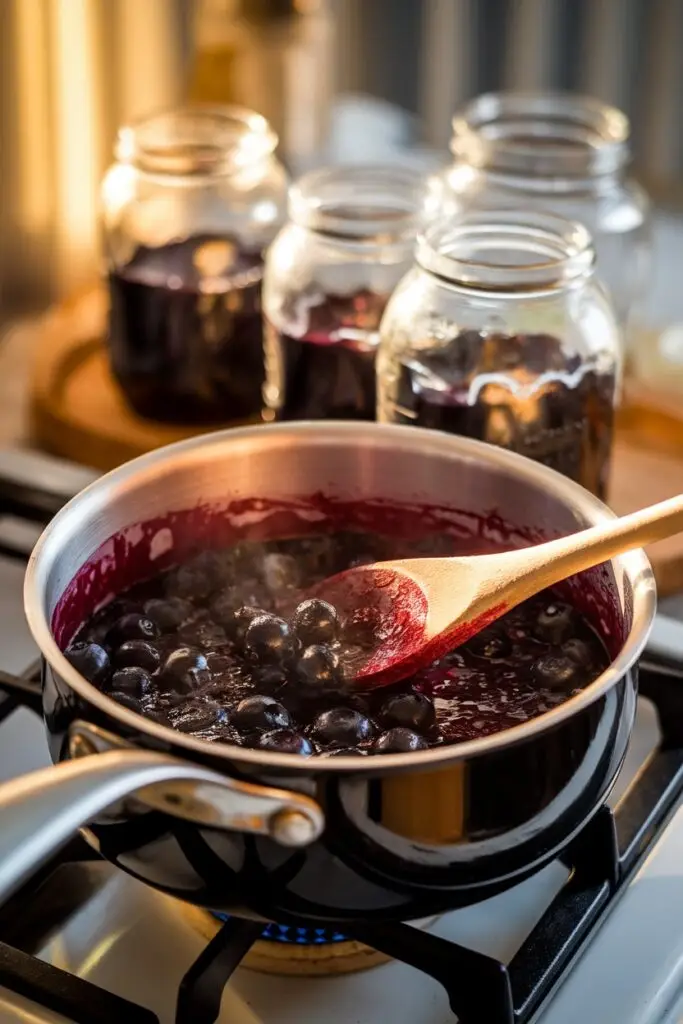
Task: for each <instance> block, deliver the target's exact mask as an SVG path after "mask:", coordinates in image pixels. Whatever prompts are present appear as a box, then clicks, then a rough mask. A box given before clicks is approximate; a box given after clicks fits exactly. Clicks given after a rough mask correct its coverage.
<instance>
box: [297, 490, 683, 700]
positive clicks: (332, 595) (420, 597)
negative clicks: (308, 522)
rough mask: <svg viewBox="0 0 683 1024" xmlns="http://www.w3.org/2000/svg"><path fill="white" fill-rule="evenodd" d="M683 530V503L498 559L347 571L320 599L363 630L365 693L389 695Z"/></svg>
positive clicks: (359, 669)
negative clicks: (506, 620)
mask: <svg viewBox="0 0 683 1024" xmlns="http://www.w3.org/2000/svg"><path fill="white" fill-rule="evenodd" d="M682 530H683V495H678V496H677V497H675V498H670V499H668V500H667V501H662V502H660V503H659V504H657V505H652V506H651V507H650V508H645V509H641V511H639V512H633V513H631V514H630V515H627V516H622V517H621V518H620V519H612V520H609V521H608V522H605V523H600V525H599V526H593V527H591V528H590V529H587V530H581V531H580V532H579V533H573V534H570V535H569V536H568V537H561V538H560V539H559V540H552V541H549V542H547V543H544V544H538V545H535V546H533V547H528V548H520V549H516V550H514V551H504V552H501V553H496V554H492V555H470V556H468V557H455V558H403V559H399V560H397V561H391V562H375V563H373V564H371V565H363V566H359V567H357V568H354V569H348V570H346V571H345V572H342V573H339V574H337V575H336V576H331V577H329V579H326V580H324V581H323V582H322V583H321V584H320V585H319V586H318V587H317V588H316V591H315V593H316V596H317V597H321V598H324V599H325V600H326V601H329V602H330V603H331V604H333V605H335V607H336V608H337V610H338V611H339V612H340V614H341V615H342V616H343V617H344V618H345V619H346V620H347V622H350V624H351V628H352V629H358V628H359V627H360V628H362V629H364V630H365V633H366V636H365V643H364V650H363V654H362V655H361V656H360V657H359V659H358V662H357V663H354V665H353V674H354V676H355V680H356V682H357V683H358V686H359V688H370V687H377V686H386V685H387V684H389V683H393V682H396V681H397V680H399V679H404V678H406V676H409V675H411V674H412V673H413V672H414V671H416V670H417V669H419V668H423V667H425V666H426V665H428V664H429V663H430V662H431V661H433V660H434V659H435V658H438V657H440V656H441V655H443V654H445V653H446V652H447V651H450V650H452V649H453V648H454V647H458V646H459V645H460V644H462V643H464V642H465V641H466V640H468V639H469V638H470V637H471V636H473V635H474V634H475V633H478V632H479V631H480V630H482V629H483V628H484V627H485V626H488V625H489V624H490V623H491V622H494V621H495V620H496V619H498V618H500V616H501V615H504V614H505V612H507V611H509V610H510V609H511V608H514V607H515V606H516V605H518V604H520V603H521V602H522V601H524V600H526V598H528V597H533V595H534V594H537V593H538V592H539V591H540V590H543V589H544V588H545V587H550V586H552V585H553V584H554V583H558V582H559V581H560V580H564V579H566V578H567V577H568V576H573V575H574V573H577V572H581V571H582V570H583V569H589V568H591V567H592V566H594V565H599V564H600V563H601V562H606V561H607V560H608V559H610V558H613V557H614V556H615V555H618V554H620V553H621V552H623V551H629V550H631V549H632V548H637V547H641V546H643V545H645V544H651V543H652V542H653V541H656V540H662V539H663V538H664V537H670V536H671V535H672V534H675V533H678V532H680V531H682Z"/></svg>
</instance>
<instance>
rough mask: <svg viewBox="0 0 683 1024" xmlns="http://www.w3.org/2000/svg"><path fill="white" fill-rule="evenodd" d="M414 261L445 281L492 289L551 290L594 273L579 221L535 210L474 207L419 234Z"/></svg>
mask: <svg viewBox="0 0 683 1024" xmlns="http://www.w3.org/2000/svg"><path fill="white" fill-rule="evenodd" d="M416 260H417V263H418V265H419V266H421V267H422V268H423V269H424V270H427V271H428V272H429V273H431V274H434V275H435V276H436V277H438V278H440V279H441V280H443V281H445V282H447V283H448V284H451V285H455V286H460V287H462V288H466V289H471V290H476V291H486V292H495V293H506V292H507V293H524V292H539V291H544V292H545V291H554V290H556V289H558V288H563V287H567V286H568V285H570V284H572V283H573V282H576V281H578V280H582V279H585V278H586V277H588V276H590V275H591V274H592V273H593V269H594V265H595V249H594V247H593V240H592V238H591V235H590V233H589V231H588V229H587V228H586V227H584V225H582V224H580V223H578V222H577V221H571V220H568V219H566V218H565V217H561V216H558V215H557V214H551V213H540V212H536V211H533V212H532V211H512V210H500V211H477V212H471V213H467V214H464V215H461V216H459V217H455V218H452V219H451V220H448V221H446V222H445V223H440V224H432V225H431V226H429V227H428V228H427V229H426V231H424V232H423V233H422V234H420V235H419V237H418V241H417V249H416Z"/></svg>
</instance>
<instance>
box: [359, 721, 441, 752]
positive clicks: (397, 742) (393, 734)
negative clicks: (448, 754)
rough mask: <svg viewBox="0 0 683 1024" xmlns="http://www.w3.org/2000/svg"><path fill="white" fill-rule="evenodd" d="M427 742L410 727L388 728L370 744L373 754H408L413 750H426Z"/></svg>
mask: <svg viewBox="0 0 683 1024" xmlns="http://www.w3.org/2000/svg"><path fill="white" fill-rule="evenodd" d="M428 746H429V744H428V743H427V741H426V739H425V738H424V737H423V736H420V735H418V733H416V732H413V730H412V729H402V728H400V727H397V728H395V729H388V730H387V731H386V732H383V733H382V735H381V736H378V737H377V739H376V740H375V742H374V743H373V745H372V753H373V754H410V753H411V752H412V751H413V750H426V749H427V747H428Z"/></svg>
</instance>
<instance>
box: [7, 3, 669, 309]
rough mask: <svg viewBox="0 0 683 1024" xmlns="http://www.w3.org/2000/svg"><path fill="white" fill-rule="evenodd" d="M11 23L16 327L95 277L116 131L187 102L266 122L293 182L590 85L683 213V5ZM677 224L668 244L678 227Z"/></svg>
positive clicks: (192, 10)
mask: <svg viewBox="0 0 683 1024" xmlns="http://www.w3.org/2000/svg"><path fill="white" fill-rule="evenodd" d="M0 13H1V14H2V32H0V67H1V69H2V70H1V74H2V78H1V79H0V102H1V116H0V302H1V304H2V312H3V315H4V316H5V317H6V316H8V315H12V314H14V313H16V312H17V311H18V310H22V309H26V308H40V307H41V306H43V305H45V303H47V302H49V301H52V300H54V299H55V298H58V297H61V296H64V295H68V294H69V293H70V292H72V291H73V290H74V289H75V288H79V287H82V286H83V285H85V284H87V283H89V282H90V281H91V280H92V279H93V278H94V277H95V276H96V275H97V274H98V272H99V260H100V254H99V253H100V242H99V234H98V223H97V219H98V202H99V197H98V193H99V182H100V180H101V177H102V174H103V172H104V170H105V168H106V167H107V165H108V164H109V163H110V162H111V157H112V145H113V140H114V137H115V132H116V129H117V127H118V126H119V125H120V124H122V123H125V122H127V121H129V120H131V119H133V118H138V117H140V116H143V115H145V114H148V113H149V112H150V111H154V110H157V109H159V108H160V107H164V106H168V105H172V104H174V103H176V102H177V101H178V100H180V99H182V98H183V97H186V96H188V95H190V96H196V97H199V98H201V99H207V100H219V101H221V102H226V101H229V100H231V99H237V100H238V101H241V102H246V103H248V105H249V106H251V107H253V108H255V109H257V110H259V111H261V112H263V113H264V114H266V116H268V117H269V118H270V119H271V120H272V122H273V123H274V124H275V126H276V128H277V129H278V130H279V131H280V133H281V136H282V139H283V148H284V156H285V159H286V161H287V162H288V163H289V165H290V168H291V169H292V170H294V171H298V170H301V169H303V168H304V167H306V166H310V165H311V164H312V163H315V162H317V161H322V160H326V159H335V160H339V159H345V160H363V159H370V158H375V157H376V158H380V159H386V158H387V155H388V154H390V153H392V152H395V153H400V154H402V156H403V157H404V158H405V159H409V160H413V161H414V160H416V159H420V160H424V161H425V162H429V161H430V160H433V161H434V163H435V164H438V163H443V162H444V161H445V158H446V155H447V147H448V140H449V134H450V119H451V117H452V115H453V111H454V109H455V108H456V107H457V106H458V105H459V104H460V103H461V102H462V101H463V100H465V99H468V98H469V97H472V96H475V95H476V94H478V93H480V92H482V91H487V90H494V89H503V88H505V89H508V88H519V89H525V88H543V87H555V88H563V89H572V90H577V91H581V92H586V93H589V94H592V95H594V96H596V97H597V98H599V99H602V100H605V101H607V102H609V103H612V104H615V105H616V106H618V107H620V108H621V109H622V110H624V111H625V112H626V113H627V114H628V115H629V117H630V118H631V120H632V126H633V149H634V154H635V163H636V169H637V174H638V176H639V177H640V179H641V181H642V182H643V183H644V184H645V185H646V187H647V188H648V189H649V190H650V192H651V194H652V195H653V197H654V199H655V202H656V204H657V205H658V206H659V207H660V208H661V209H662V210H666V211H669V210H672V209H673V210H675V209H676V208H677V206H678V204H679V203H681V205H683V62H681V60H680V54H681V52H683V0H369V2H368V0H327V2H325V0H292V2H288V0H246V2H245V0H196V2H194V3H193V2H192V0H144V2H140V0H0ZM665 220H666V223H663V220H662V218H661V217H660V218H659V222H658V225H657V245H658V247H661V246H662V245H664V246H665V248H666V245H667V243H668V244H669V245H671V244H672V242H671V238H673V237H676V238H677V237H678V225H677V224H676V223H674V222H672V221H671V220H670V218H668V217H667V218H665ZM658 266H659V270H660V274H659V275H658V279H657V284H656V286H655V294H654V296H653V302H652V303H651V305H653V307H654V315H655V319H657V320H658V322H659V323H662V322H666V321H667V320H670V319H671V318H672V317H673V318H675V317H676V316H677V315H678V314H679V313H680V315H681V318H682V319H683V298H681V299H680V301H681V303H682V305H681V308H680V310H676V308H675V302H676V300H677V298H678V296H676V294H675V293H676V291H677V289H676V287H675V284H674V286H673V287H671V283H670V282H671V275H672V274H673V275H674V280H675V276H676V275H675V273H674V268H673V267H671V260H667V259H666V258H664V259H663V260H659V261H658ZM662 274H663V275H664V279H663V278H662V276H661V275H662ZM662 304H665V305H666V306H667V308H666V310H663V309H662V308H661V307H662Z"/></svg>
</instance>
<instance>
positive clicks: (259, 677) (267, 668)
mask: <svg viewBox="0 0 683 1024" xmlns="http://www.w3.org/2000/svg"><path fill="white" fill-rule="evenodd" d="M251 677H252V679H253V680H254V686H256V688H257V689H258V690H260V691H261V693H274V692H275V690H279V689H280V688H281V687H282V686H284V684H285V683H286V682H287V673H286V672H285V670H284V669H283V668H282V667H281V666H280V665H259V666H258V667H257V668H255V669H254V670H253V672H252V673H251Z"/></svg>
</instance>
